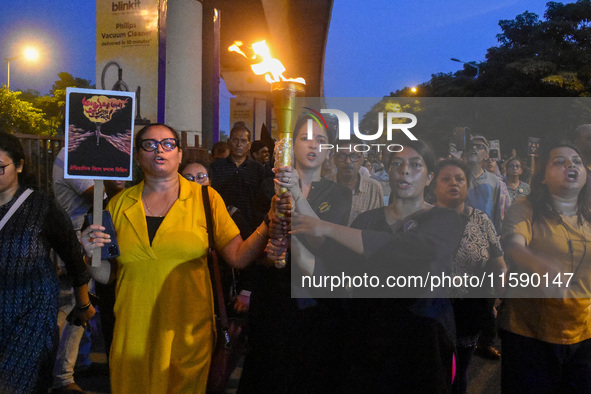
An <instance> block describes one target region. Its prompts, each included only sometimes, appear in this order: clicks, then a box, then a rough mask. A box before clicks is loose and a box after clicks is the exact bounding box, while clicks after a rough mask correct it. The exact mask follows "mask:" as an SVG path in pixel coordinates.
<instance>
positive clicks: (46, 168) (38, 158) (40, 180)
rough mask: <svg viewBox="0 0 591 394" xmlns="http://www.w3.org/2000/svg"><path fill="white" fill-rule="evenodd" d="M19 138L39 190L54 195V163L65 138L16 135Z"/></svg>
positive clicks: (27, 164)
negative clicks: (52, 180)
mask: <svg viewBox="0 0 591 394" xmlns="http://www.w3.org/2000/svg"><path fill="white" fill-rule="evenodd" d="M14 136H15V137H17V138H18V139H19V140H20V142H21V145H22V146H23V150H24V152H25V156H26V159H25V161H26V163H25V165H26V166H27V168H28V170H29V172H30V174H31V175H32V176H33V178H34V179H35V180H36V183H37V186H38V187H39V189H40V190H41V191H43V192H45V193H47V194H49V195H52V194H53V189H52V187H51V178H52V169H53V161H54V160H55V157H56V156H57V154H58V153H59V151H60V149H61V148H62V147H63V146H64V137H47V136H41V135H31V134H14Z"/></svg>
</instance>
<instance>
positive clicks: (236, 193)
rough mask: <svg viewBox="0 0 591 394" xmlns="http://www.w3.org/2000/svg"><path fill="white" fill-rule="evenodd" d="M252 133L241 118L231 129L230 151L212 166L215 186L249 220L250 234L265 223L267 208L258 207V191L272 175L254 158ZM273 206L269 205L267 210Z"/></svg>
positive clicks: (212, 177) (211, 177)
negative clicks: (262, 222)
mask: <svg viewBox="0 0 591 394" xmlns="http://www.w3.org/2000/svg"><path fill="white" fill-rule="evenodd" d="M250 145H251V133H250V130H249V129H248V128H247V127H246V125H245V124H244V122H237V123H235V124H234V127H232V130H231V131H230V140H229V148H230V155H229V156H228V157H227V158H226V159H220V160H215V161H214V162H213V163H211V166H210V169H209V179H210V182H211V186H212V187H213V188H214V189H215V190H216V191H217V192H218V193H220V195H221V196H222V198H223V199H224V202H225V203H226V205H232V206H235V207H236V208H238V209H239V210H240V212H242V214H243V215H244V216H245V217H246V220H247V222H248V224H249V228H248V231H247V236H248V235H250V234H251V233H252V232H253V231H254V230H255V228H256V227H257V226H258V225H259V224H260V223H261V221H262V220H263V216H264V210H262V214H261V210H258V209H257V194H258V193H259V191H260V188H261V183H262V182H263V180H264V179H265V178H266V177H268V174H267V172H266V171H265V169H264V168H263V166H262V165H261V164H260V163H257V162H255V161H254V160H253V159H251V158H250ZM268 209H269V208H268V207H267V210H268Z"/></svg>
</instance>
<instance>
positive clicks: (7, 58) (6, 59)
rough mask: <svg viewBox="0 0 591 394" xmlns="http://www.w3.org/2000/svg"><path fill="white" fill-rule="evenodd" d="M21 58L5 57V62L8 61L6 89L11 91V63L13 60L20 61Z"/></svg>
mask: <svg viewBox="0 0 591 394" xmlns="http://www.w3.org/2000/svg"><path fill="white" fill-rule="evenodd" d="M19 57H20V56H14V57H5V58H4V61H6V89H8V90H10V62H11V61H13V60H16V59H18V58H19Z"/></svg>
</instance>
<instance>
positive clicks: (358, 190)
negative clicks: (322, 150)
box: [334, 136, 384, 225]
mask: <svg viewBox="0 0 591 394" xmlns="http://www.w3.org/2000/svg"><path fill="white" fill-rule="evenodd" d="M361 143H362V142H361V141H360V140H359V139H357V138H356V137H353V136H352V137H351V139H350V140H341V141H338V142H337V147H338V151H336V152H335V154H334V162H335V165H336V168H337V174H336V181H337V183H340V184H341V185H343V186H347V187H348V188H349V189H351V190H352V191H353V200H352V205H351V214H350V216H349V225H351V223H353V220H355V218H356V217H357V215H359V214H360V213H362V212H365V211H368V210H370V209H374V208H380V207H383V206H384V192H383V190H382V185H380V183H379V182H378V181H376V180H374V179H371V178H369V177H367V176H361V174H360V169H361V166H362V164H363V153H359V152H355V149H354V148H355V145H357V144H361Z"/></svg>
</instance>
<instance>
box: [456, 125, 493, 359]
mask: <svg viewBox="0 0 591 394" xmlns="http://www.w3.org/2000/svg"><path fill="white" fill-rule="evenodd" d="M467 148H468V149H467V151H466V152H465V158H466V164H467V165H468V167H469V168H470V172H471V180H470V183H469V184H470V186H469V188H468V199H467V201H466V203H467V204H468V205H469V206H471V207H472V208H477V209H480V210H481V211H483V212H484V213H486V214H487V215H488V217H489V218H490V220H491V221H492V223H493V225H494V226H495V230H496V231H497V234H501V221H502V219H501V201H500V200H501V181H500V180H499V178H497V176H496V175H495V174H492V173H490V172H488V171H486V170H485V169H484V168H483V167H484V164H485V162H486V160H487V159H488V155H489V150H490V144H489V142H488V140H487V139H486V138H485V137H483V136H480V135H477V136H474V137H472V138H471V139H470V143H469V144H468V147H467ZM495 301H496V300H495V299H490V300H489V302H488V305H487V314H486V318H485V321H484V322H483V328H482V330H481V332H480V338H479V340H478V347H477V348H476V354H478V355H480V356H482V357H485V358H489V359H492V360H498V359H499V358H500V357H501V353H500V352H499V350H498V349H496V348H495V347H494V340H495V336H496V323H495V320H496V317H495V316H496V313H495V307H494V304H495Z"/></svg>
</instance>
